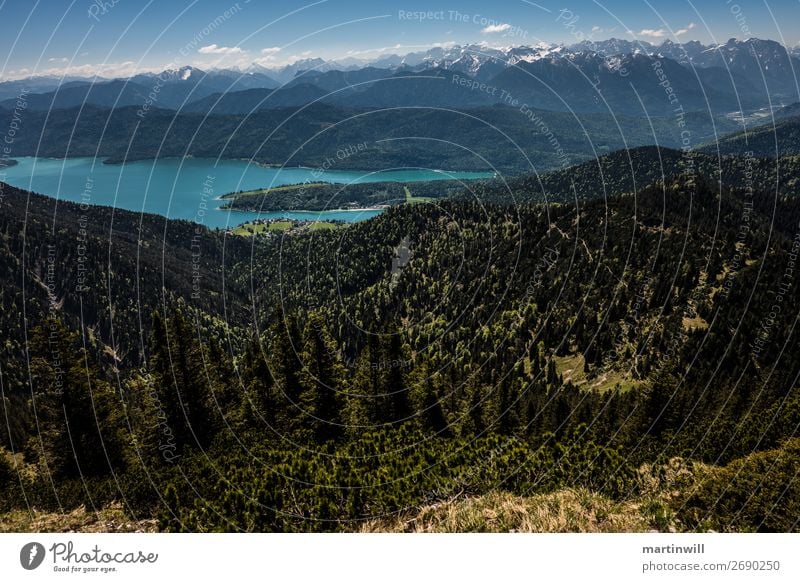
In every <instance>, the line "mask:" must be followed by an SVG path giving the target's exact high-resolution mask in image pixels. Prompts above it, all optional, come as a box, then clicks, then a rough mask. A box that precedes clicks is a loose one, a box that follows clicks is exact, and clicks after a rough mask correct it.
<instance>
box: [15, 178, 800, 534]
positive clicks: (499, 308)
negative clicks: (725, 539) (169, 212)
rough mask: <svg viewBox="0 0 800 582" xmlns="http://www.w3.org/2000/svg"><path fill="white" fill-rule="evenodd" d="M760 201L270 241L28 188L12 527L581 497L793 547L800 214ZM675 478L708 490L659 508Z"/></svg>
mask: <svg viewBox="0 0 800 582" xmlns="http://www.w3.org/2000/svg"><path fill="white" fill-rule="evenodd" d="M601 167H602V166H601ZM642 167H644V166H642ZM759 167H760V166H759ZM582 171H586V172H589V171H591V170H590V167H587V168H586V169H585V170H577V171H576V173H575V175H580V172H582ZM759 171H761V170H759ZM768 171H769V169H768V167H766V166H765V167H764V169H763V172H768ZM643 176H644V177H645V178H646V179H651V178H653V177H654V176H653V175H652V174H647V173H645V174H643ZM760 176H761V175H760V174H759V182H756V183H754V184H753V187H752V188H750V187H749V186H748V184H747V183H740V184H736V187H735V188H732V187H730V186H732V185H734V184H730V185H725V184H723V185H722V186H720V185H719V184H718V183H717V182H716V180H714V179H713V176H712V177H711V179H709V178H705V177H703V176H702V175H700V174H698V175H694V176H690V175H680V176H673V177H671V178H670V177H668V178H667V179H666V180H663V181H661V182H654V183H652V184H651V185H650V186H646V187H644V186H643V187H641V188H637V194H636V195H635V196H634V195H630V194H629V195H620V196H613V197H612V196H608V197H607V199H603V197H600V196H594V197H593V198H594V199H592V200H585V201H584V200H581V199H580V198H583V196H580V197H579V200H578V201H577V202H576V203H564V202H560V203H551V204H546V205H544V204H534V203H519V204H508V200H499V201H500V202H503V203H502V204H492V203H490V202H487V201H486V200H482V199H481V198H480V196H478V197H477V198H476V199H473V200H468V201H465V200H445V201H441V202H438V203H436V204H415V205H411V204H407V205H401V206H396V207H393V208H391V209H389V210H388V211H387V212H385V213H384V214H383V215H381V216H380V217H378V218H375V219H372V220H368V221H365V222H362V223H358V224H354V225H352V226H349V227H347V228H342V229H336V230H331V231H309V232H301V233H293V234H288V235H286V236H276V237H264V238H258V237H252V238H242V237H235V236H230V235H227V234H225V233H222V232H211V231H206V230H204V229H198V228H197V227H195V225H193V224H190V223H176V222H170V221H166V220H164V219H163V218H157V217H149V216H144V217H140V216H138V215H135V214H131V213H125V212H122V211H116V212H112V211H111V210H109V209H102V208H94V207H92V208H83V209H82V208H81V207H78V206H75V205H65V204H62V203H58V204H57V205H56V203H55V202H53V201H51V200H47V199H44V198H41V197H38V196H35V195H30V194H28V193H25V192H22V191H19V190H15V189H12V188H8V187H6V188H5V190H4V196H3V200H2V205H3V206H2V213H0V217H1V218H0V220H2V222H1V223H0V225H1V226H2V230H1V231H0V232H2V233H3V248H2V253H0V260H2V262H3V265H4V272H5V276H4V277H3V283H2V293H3V302H4V303H3V307H4V309H3V316H2V318H3V319H2V321H3V330H4V331H3V337H4V340H5V348H4V349H5V350H6V353H5V356H4V359H3V369H2V378H3V390H4V392H3V393H4V400H3V405H4V410H5V414H6V415H7V417H12V418H14V419H15V422H14V423H13V424H12V430H11V431H6V434H4V435H3V443H4V448H5V451H4V452H3V455H2V457H0V487H2V494H0V509H2V510H10V509H16V510H19V509H25V508H28V507H36V508H39V509H50V510H53V511H67V510H71V509H74V508H75V507H78V506H80V505H85V506H87V507H102V506H107V505H109V504H111V503H119V504H121V505H122V507H124V509H125V511H126V512H127V513H128V514H129V515H130V516H131V518H132V519H146V518H150V517H157V518H158V520H159V527H161V528H162V529H166V530H187V531H238V530H252V531H295V530H302V531H331V530H355V529H362V528H363V527H369V526H365V525H364V524H369V523H375V520H381V519H390V518H391V517H392V516H393V515H396V514H402V513H403V512H407V511H410V510H413V508H416V507H424V506H427V505H430V504H431V503H436V502H438V501H443V500H450V499H453V498H458V497H459V496H467V497H472V496H478V495H482V494H490V493H498V494H502V493H508V494H515V495H521V496H531V495H540V494H548V493H551V492H556V491H561V490H563V489H565V488H576V489H578V490H580V491H588V492H591V493H592V494H596V495H599V496H602V498H603V499H606V500H609V501H608V502H609V503H619V504H624V503H626V501H627V500H630V499H633V498H636V499H644V498H646V499H649V503H651V505H648V509H646V510H645V509H642V511H643V512H645V514H646V515H645V522H646V523H647V524H648V527H657V528H664V529H668V528H670V527H675V528H680V529H700V530H702V529H708V528H713V529H729V530H737V531H742V530H745V531H746V530H779V531H785V530H791V529H796V528H797V527H798V523H797V521H796V513H792V512H791V511H788V512H787V511H785V510H784V509H783V508H784V507H787V504H788V506H791V507H796V504H797V503H798V499H800V491H798V488H797V480H796V479H794V477H796V460H797V447H796V444H795V443H793V441H787V440H786V439H787V438H788V437H790V436H792V435H794V434H795V433H796V429H797V426H798V423H800V395H799V394H798V392H797V389H796V387H795V377H796V375H797V374H798V372H800V362H797V361H796V359H795V358H793V357H792V354H795V353H797V350H798V348H800V346H798V338H797V335H796V333H795V329H794V321H793V317H790V316H789V315H788V314H791V313H794V312H795V311H796V308H795V298H796V297H797V296H798V280H797V278H796V277H793V276H791V274H792V273H794V268H795V261H796V257H797V253H798V249H800V235H798V231H799V230H800V226H798V225H800V201H798V200H797V199H795V198H793V197H785V196H778V197H776V196H775V195H774V194H769V192H770V187H769V186H768V187H765V186H764V184H763V182H762V181H761V177H760ZM655 177H656V178H658V176H655ZM555 179H556V178H553V180H555ZM564 179H566V176H565V177H564ZM650 181H652V180H650ZM731 182H734V181H733V180H732V181H731ZM587 183H588V182H587ZM598 183H599V182H598ZM517 188H518V186H515V187H514V189H515V190H517ZM520 188H521V186H520ZM613 188H614V189H624V188H625V186H624V184H622V182H620V185H619V186H613ZM586 198H589V196H586ZM83 231H86V233H85V236H86V237H88V242H87V243H86V244H85V245H83V246H84V247H85V248H83V249H82V246H81V245H82V244H83V243H82V242H81V238H80V237H83V236H84V233H83ZM195 241H197V242H195ZM48 244H53V245H54V247H55V249H54V251H51V250H49V248H48V246H47V245H48ZM82 252H85V253H86V256H87V257H88V258H87V259H86V260H87V261H88V263H86V264H87V273H86V274H85V277H86V278H85V279H83V283H81V280H80V279H79V278H78V277H79V276H81V275H80V273H81V272H80V271H79V270H78V265H80V264H81V263H80V262H79V260H78V259H79V257H80V256H81V254H80V253H82ZM53 253H55V254H53ZM53 256H55V258H54V259H52V260H51V257H53ZM194 265H197V266H194ZM787 273H789V276H787ZM79 285H85V286H86V287H87V288H88V289H90V290H91V292H89V291H78V290H76V287H77V286H79ZM81 289H83V286H81ZM775 305H779V307H780V308H779V309H778V310H777V311H776V308H775ZM17 419H19V420H17ZM67 427H69V429H70V430H69V431H68V430H67ZM12 453H13V454H12ZM673 457H681V458H683V459H684V461H681V462H682V463H687V464H689V465H691V464H692V463H699V462H702V463H704V464H703V466H702V467H711V469H705V468H702V469H700V468H698V469H697V470H696V471H695V470H692V471H689V472H688V473H687V475H688V476H687V479H688V482H687V483H684V484H683V486H682V488H681V491H682V493H681V495H675V496H671V495H664V496H658V495H655V494H654V493H653V491H654V490H658V491H663V490H664V487H667V485H664V487H661V485H659V483H662V482H663V481H664V480H665V479H666V477H665V475H666V468H668V467H670V466H671V465H670V463H671V462H672V461H670V459H671V458H673ZM717 465H720V466H721V465H727V467H725V468H719V467H716V466H717ZM726 471H727V472H726ZM648 483H649V485H648ZM653 483H655V485H654V484H653ZM662 484H663V483H662ZM753 487H756V488H757V489H758V491H759V495H757V496H751V495H750V492H751V491H752V490H753ZM723 489H724V490H723ZM721 499H725V500H734V501H731V502H727V501H726V502H725V503H722V504H719V503H717V502H718V501H719V500H721ZM667 514H668V515H669V516H670V517H669V519H666V518H663V516H664V515H667ZM659 516H661V517H659ZM662 518H663V519H662Z"/></svg>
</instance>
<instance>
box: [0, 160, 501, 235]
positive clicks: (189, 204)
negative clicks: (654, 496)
mask: <svg viewBox="0 0 800 582" xmlns="http://www.w3.org/2000/svg"><path fill="white" fill-rule="evenodd" d="M16 159H17V162H18V164H17V165H16V166H12V167H10V168H5V169H4V170H0V181H4V182H7V183H9V184H11V185H12V186H16V187H17V188H23V189H25V190H31V191H33V192H38V193H39V194H45V195H47V196H52V197H54V198H58V199H60V200H69V201H72V202H79V203H87V204H99V205H105V206H114V207H116V208H122V209H125V210H131V211H134V212H150V213H154V214H160V215H162V216H167V217H169V218H175V219H185V220H194V221H197V222H202V223H203V224H205V225H206V226H208V227H211V228H227V227H231V226H236V225H239V224H241V223H243V222H248V221H250V220H254V219H256V218H291V219H294V220H344V221H347V222H357V221H359V220H366V219H368V218H372V217H373V216H376V215H378V214H380V213H381V210H336V209H333V210H329V211H323V212H314V211H311V212H291V211H287V212H261V213H258V212H239V211H229V210H219V206H221V205H222V204H223V202H222V201H220V200H217V197H219V196H222V195H223V194H227V193H229V192H235V191H238V190H251V189H254V188H264V187H270V186H282V185H285V184H297V183H300V182H306V181H319V180H324V181H327V182H332V183H336V184H350V183H366V182H418V181H428V180H448V179H461V180H469V179H475V178H485V177H488V176H490V175H491V174H488V173H480V172H444V171H435V170H419V169H407V170H388V171H380V172H364V171H333V170H329V171H326V172H325V173H324V174H323V175H322V176H319V174H318V173H317V177H316V178H315V176H314V174H312V172H314V171H313V170H312V169H310V168H282V169H279V168H267V167H263V166H257V165H254V164H251V163H248V162H247V161H240V160H211V159H197V158H187V159H183V160H180V159H160V160H146V161H138V162H129V163H126V164H113V165H111V164H103V163H102V159H99V158H69V159H65V160H61V159H49V158H34V157H25V158H16ZM204 204H205V207H206V208H207V210H204Z"/></svg>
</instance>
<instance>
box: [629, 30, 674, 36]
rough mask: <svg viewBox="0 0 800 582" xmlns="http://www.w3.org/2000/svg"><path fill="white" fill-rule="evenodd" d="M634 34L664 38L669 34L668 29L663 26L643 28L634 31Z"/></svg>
mask: <svg viewBox="0 0 800 582" xmlns="http://www.w3.org/2000/svg"><path fill="white" fill-rule="evenodd" d="M632 34H633V35H634V36H646V37H648V38H664V37H665V36H667V31H666V30H664V29H663V28H659V29H653V28H643V29H642V30H640V31H639V32H633V33H632Z"/></svg>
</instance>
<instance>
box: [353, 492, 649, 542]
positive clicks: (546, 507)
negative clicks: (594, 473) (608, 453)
mask: <svg viewBox="0 0 800 582" xmlns="http://www.w3.org/2000/svg"><path fill="white" fill-rule="evenodd" d="M654 527H655V525H654V523H653V522H652V520H651V519H649V518H648V517H647V516H646V514H645V513H644V512H643V511H642V510H641V507H640V504H639V503H638V502H633V501H628V502H623V503H616V502H614V501H612V500H610V499H608V498H606V497H603V496H602V495H598V494H595V493H591V492H589V491H586V490H583V489H564V490H561V491H557V492H554V493H547V494H541V495H533V496H531V497H519V496H516V495H513V494H511V493H504V492H495V493H490V494H488V495H483V496H479V497H471V498H466V499H461V500H454V501H447V502H443V503H439V504H436V505H431V506H427V507H423V508H422V509H420V510H419V512H417V513H416V514H413V515H412V514H405V515H402V516H400V517H398V518H394V519H391V520H381V521H374V522H368V523H367V524H365V525H364V526H363V528H362V531H363V532H412V533H423V532H430V533H434V532H438V533H452V532H522V533H538V532H598V533H602V532H642V531H650V530H652V529H654Z"/></svg>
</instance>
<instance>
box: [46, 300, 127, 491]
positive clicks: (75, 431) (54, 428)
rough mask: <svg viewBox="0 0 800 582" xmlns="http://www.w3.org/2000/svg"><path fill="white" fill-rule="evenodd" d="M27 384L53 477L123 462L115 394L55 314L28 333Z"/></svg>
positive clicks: (91, 472)
mask: <svg viewBox="0 0 800 582" xmlns="http://www.w3.org/2000/svg"><path fill="white" fill-rule="evenodd" d="M30 351H31V354H30V355H31V384H32V390H33V406H34V410H35V412H36V415H37V419H38V424H39V431H40V433H39V434H40V437H41V442H40V443H39V445H40V446H39V447H38V448H39V449H40V451H41V453H42V454H43V455H44V457H45V460H46V462H47V465H48V467H49V470H50V471H51V472H52V474H53V475H54V476H56V477H60V478H70V477H77V476H81V475H82V476H84V477H86V476H96V475H106V474H108V473H110V472H111V471H112V470H114V469H116V468H120V467H122V466H123V463H124V454H123V453H124V451H123V444H122V443H123V438H122V434H121V431H122V424H121V414H120V411H121V407H122V403H121V400H120V399H119V397H118V396H117V395H116V394H115V393H114V391H113V390H111V388H110V386H109V385H108V383H107V382H105V381H104V380H103V379H102V378H101V377H100V375H99V373H98V370H97V366H96V364H95V363H94V362H93V361H91V360H90V358H89V357H88V355H87V352H86V350H85V349H84V348H83V346H82V342H81V341H80V340H79V335H78V334H77V333H74V332H70V331H69V330H67V328H66V327H65V326H64V324H63V322H62V321H61V320H60V319H59V318H58V317H55V316H52V317H50V318H48V319H47V321H46V323H45V324H44V325H43V326H40V327H38V328H36V329H35V330H34V332H33V334H32V338H31V348H30Z"/></svg>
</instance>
